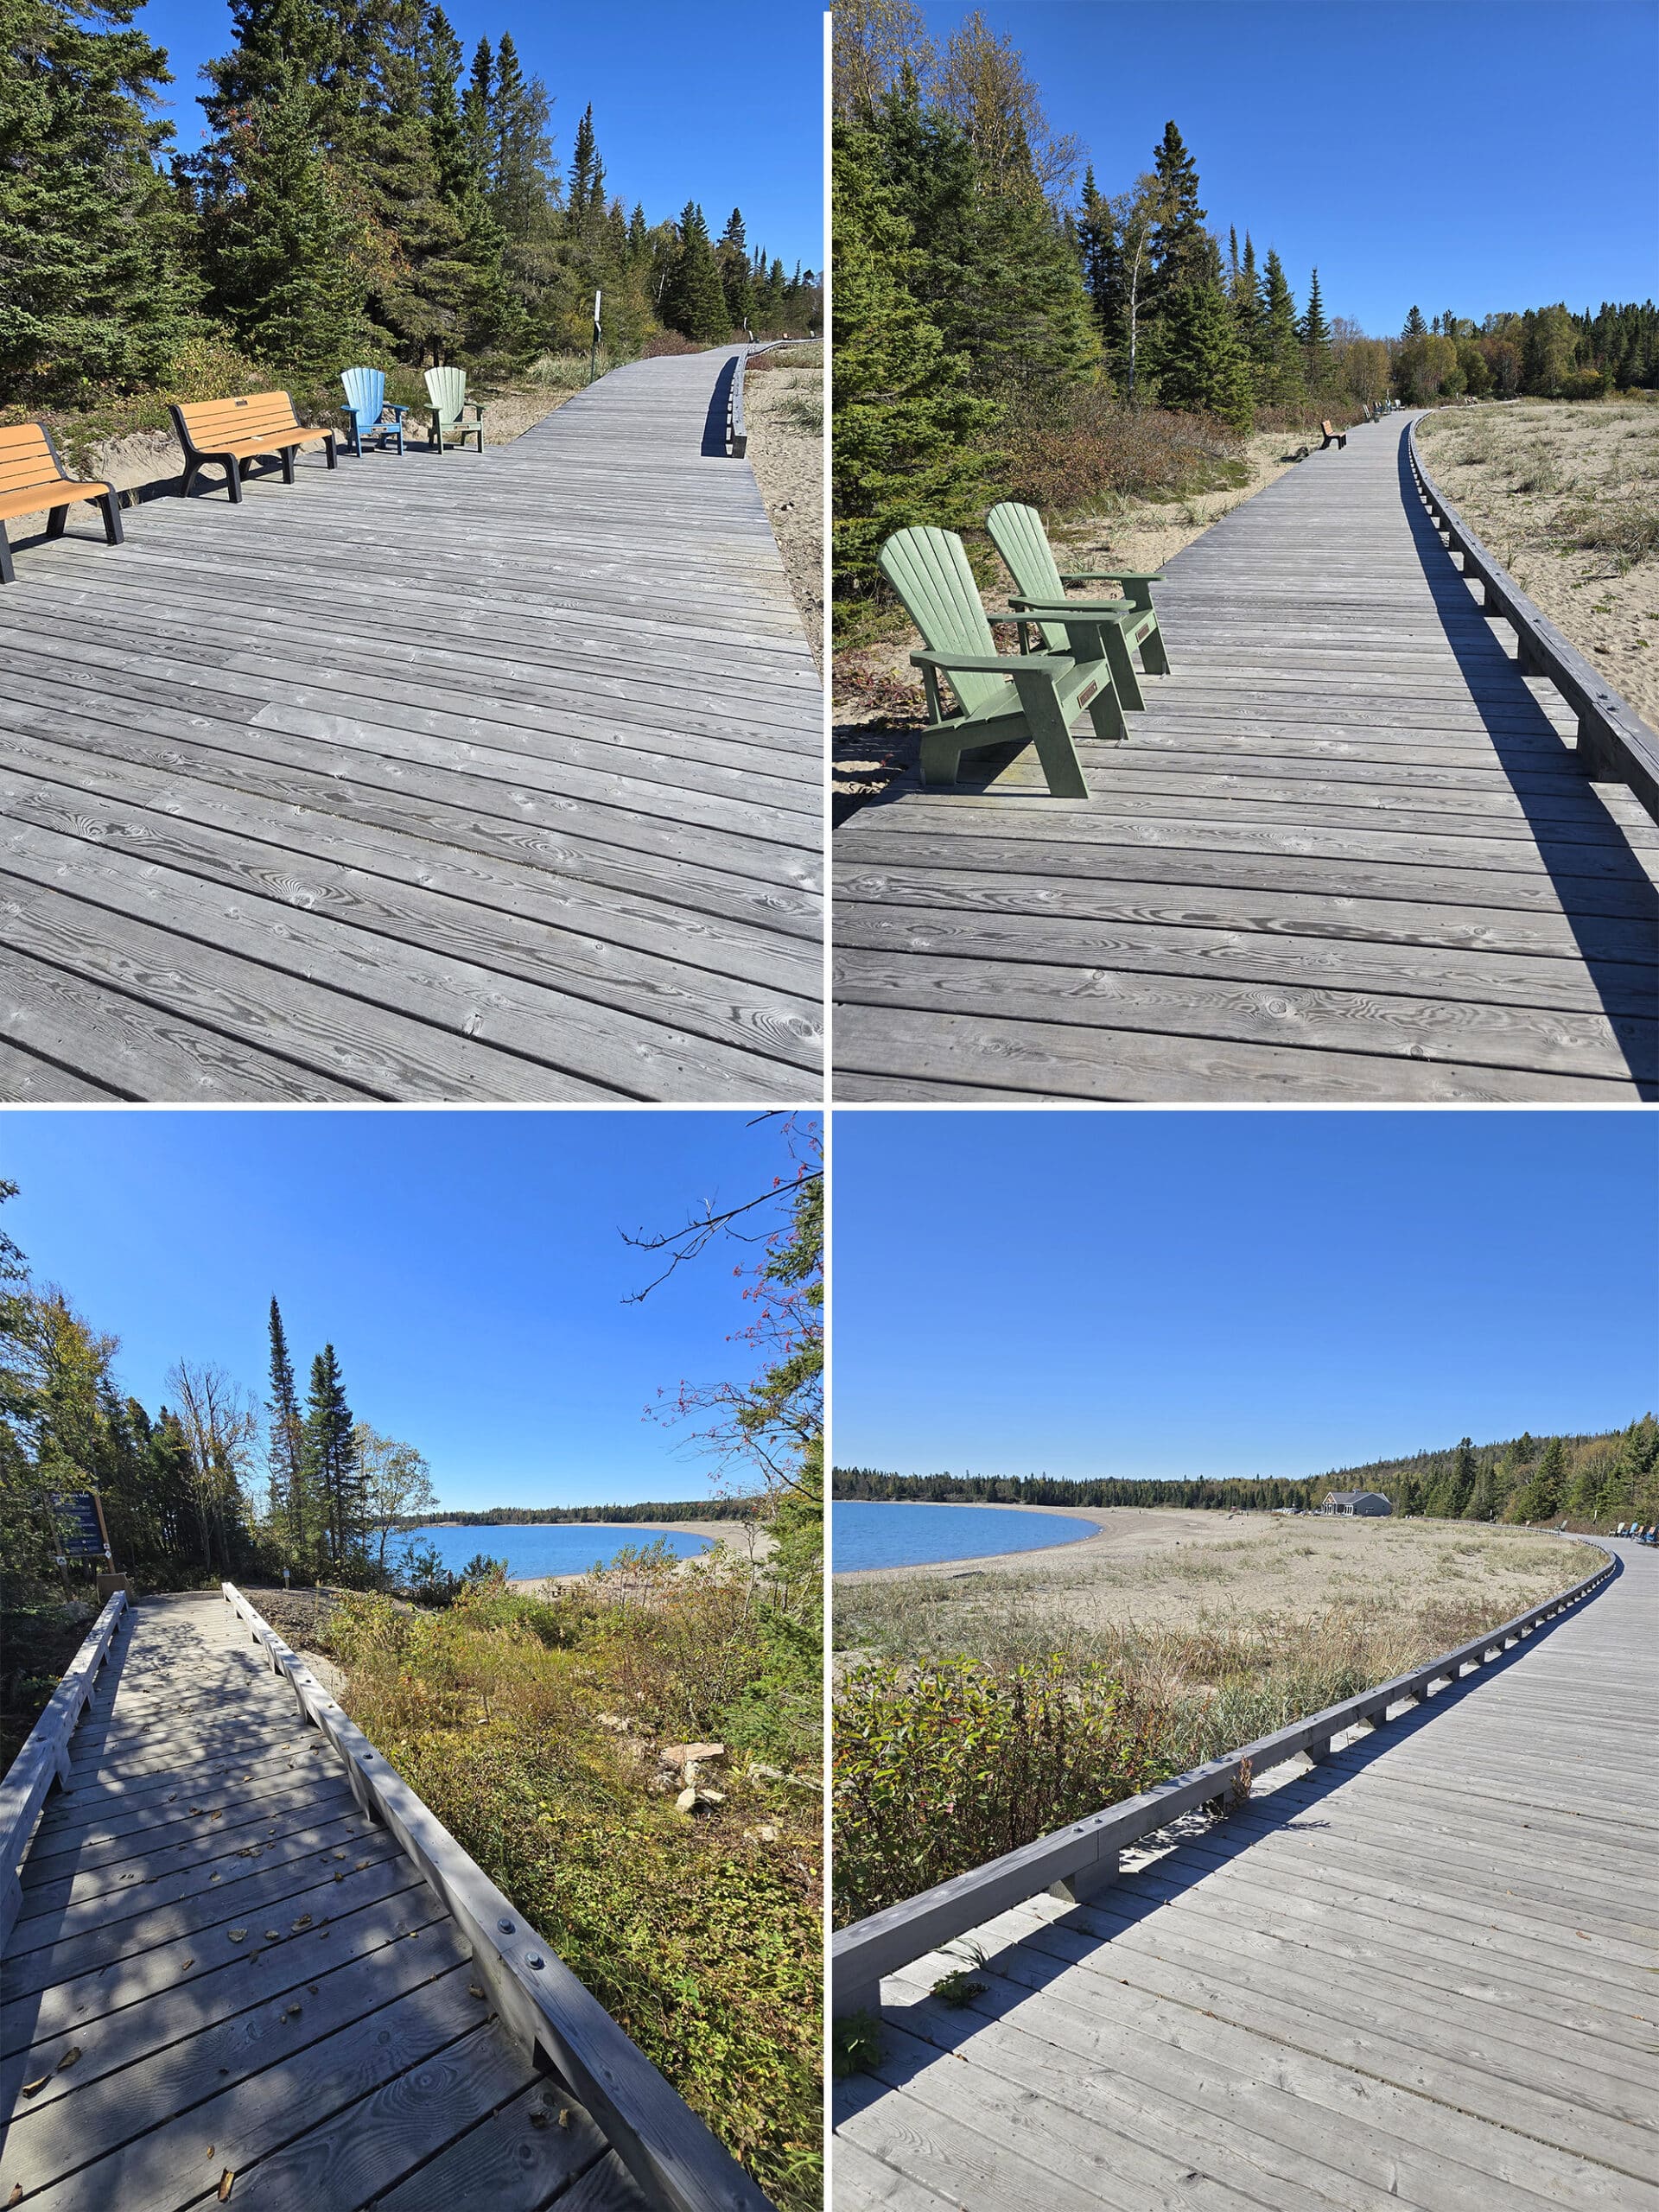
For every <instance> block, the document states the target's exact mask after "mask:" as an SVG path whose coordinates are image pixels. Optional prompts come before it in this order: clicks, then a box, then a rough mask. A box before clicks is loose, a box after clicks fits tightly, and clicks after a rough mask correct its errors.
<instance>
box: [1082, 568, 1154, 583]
mask: <svg viewBox="0 0 1659 2212" xmlns="http://www.w3.org/2000/svg"><path fill="white" fill-rule="evenodd" d="M1163 581H1164V576H1163V572H1162V570H1161V569H1061V570H1060V582H1062V583H1063V584H1113V583H1116V584H1160V583H1162V582H1163Z"/></svg>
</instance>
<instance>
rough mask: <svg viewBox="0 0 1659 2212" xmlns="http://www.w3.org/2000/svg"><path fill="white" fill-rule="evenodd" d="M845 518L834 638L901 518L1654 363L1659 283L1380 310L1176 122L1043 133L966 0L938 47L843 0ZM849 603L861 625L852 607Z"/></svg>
mask: <svg viewBox="0 0 1659 2212" xmlns="http://www.w3.org/2000/svg"><path fill="white" fill-rule="evenodd" d="M833 128H834V148H833V163H834V172H833V194H834V224H833V229H834V246H833V252H834V298H835V392H836V429H835V464H834V466H835V499H836V521H835V545H836V556H835V557H836V599H837V601H838V612H839V614H840V617H841V621H842V636H843V639H845V640H847V641H849V642H851V641H853V640H854V639H855V635H856V633H857V630H858V620H857V608H858V603H859V602H860V601H869V600H871V599H872V598H873V596H874V594H875V593H876V590H877V578H876V571H875V567H874V563H875V556H876V553H877V552H878V550H879V549H880V544H881V543H882V541H883V539H884V538H886V537H887V536H888V535H889V534H890V533H891V532H892V531H894V530H897V529H900V528H903V527H905V526H906V525H909V524H921V523H932V524H938V525H940V526H942V527H945V528H950V529H957V530H968V531H972V530H973V529H974V528H975V527H976V525H978V524H980V523H982V518H983V516H984V514H985V512H986V509H987V508H988V506H989V505H991V504H992V503H993V502H994V501H995V500H996V499H1007V498H1014V499H1029V500H1031V501H1032V502H1033V504H1035V505H1039V506H1040V507H1043V508H1044V509H1045V511H1046V512H1051V513H1053V512H1065V511H1066V510H1067V509H1068V508H1069V509H1070V510H1071V511H1072V512H1081V511H1083V510H1084V509H1086V508H1087V507H1088V506H1090V505H1091V504H1094V505H1098V504H1099V503H1100V502H1101V501H1102V500H1103V499H1109V498H1110V497H1111V496H1113V495H1116V494H1119V493H1129V494H1136V495H1141V496H1148V497H1153V498H1158V497H1168V496H1177V495H1182V494H1185V493H1189V492H1192V491H1205V490H1210V489H1212V488H1217V487H1218V486H1221V485H1223V484H1225V483H1227V482H1229V481H1243V477H1242V476H1239V475H1237V474H1230V471H1236V467H1237V463H1236V456H1237V454H1238V453H1239V452H1240V450H1241V443H1240V442H1241V441H1242V440H1243V438H1245V437H1246V436H1247V435H1249V434H1250V433H1251V432H1252V431H1254V430H1256V429H1272V430H1283V431H1287V432H1294V431H1297V430H1306V429H1310V428H1311V427H1313V425H1315V424H1317V423H1318V422H1319V421H1320V420H1321V419H1322V418H1324V417H1325V416H1329V417H1331V418H1332V420H1334V421H1337V422H1338V423H1341V424H1344V425H1347V424H1351V423H1355V422H1357V421H1359V420H1361V419H1363V417H1364V416H1366V415H1367V414H1368V413H1369V412H1370V411H1371V410H1376V409H1377V408H1379V407H1380V406H1381V405H1383V403H1385V402H1386V401H1387V400H1389V398H1390V397H1394V398H1398V399H1400V400H1402V401H1404V402H1406V403H1407V404H1413V405H1421V404H1426V403H1427V402H1429V401H1432V400H1445V399H1452V398H1455V397H1460V396H1462V395H1465V394H1467V395H1469V396H1471V397H1485V396H1487V395H1489V394H1491V395H1492V396H1495V397H1516V396H1517V395H1521V394H1532V395H1539V396H1544V397H1564V398H1592V397H1600V396H1602V395H1603V394H1605V393H1608V392H1611V391H1623V390H1626V389H1630V388H1631V387H1651V386H1653V385H1656V384H1659V308H1656V307H1655V305H1654V304H1653V302H1646V303H1645V304H1643V305H1641V306H1637V305H1634V304H1630V305H1624V306H1613V305H1604V306H1602V307H1601V308H1599V309H1597V310H1595V311H1593V312H1592V311H1591V310H1590V309H1589V308H1586V309H1585V310H1584V311H1583V312H1582V313H1574V312H1573V311H1572V310H1570V309H1569V308H1567V307H1566V306H1565V305H1564V304H1558V305H1554V306H1546V307H1541V308H1529V309H1527V310H1526V311H1524V312H1517V313H1503V314H1488V315H1484V316H1483V317H1481V318H1479V319H1475V318H1472V317H1469V316H1464V315H1458V314H1456V313H1455V312H1453V311H1452V310H1451V309H1443V310H1441V311H1440V312H1438V313H1436V314H1435V315H1433V318H1432V319H1431V320H1430V321H1427V322H1426V321H1424V318H1423V316H1422V314H1421V311H1420V310H1419V309H1418V308H1412V310H1411V312H1410V315H1408V318H1407V321H1406V323H1405V326H1404V327H1403V328H1402V331H1401V332H1400V334H1398V336H1392V335H1390V336H1371V335H1368V334H1366V333H1364V332H1363V331H1362V330H1361V329H1360V328H1359V327H1358V326H1357V324H1355V323H1353V322H1352V321H1349V320H1347V319H1345V318H1344V317H1343V316H1342V315H1339V314H1333V313H1332V311H1331V309H1330V308H1328V306H1327V304H1326V301H1325V293H1324V289H1322V285H1321V280H1320V272H1319V269H1318V268H1317V267H1314V268H1310V269H1309V270H1307V271H1306V274H1305V276H1304V273H1303V272H1301V271H1300V270H1296V271H1292V270H1287V269H1286V268H1285V266H1284V264H1283V263H1282V262H1281V258H1280V256H1279V254H1278V252H1277V251H1276V250H1275V249H1274V245H1273V242H1272V241H1271V239H1266V240H1260V239H1258V238H1257V237H1256V236H1255V234H1254V233H1253V232H1252V231H1251V230H1250V228H1249V225H1248V221H1246V222H1245V223H1244V224H1243V225H1240V224H1239V223H1237V222H1236V221H1233V220H1229V221H1228V223H1227V225H1226V227H1225V230H1224V231H1223V229H1222V227H1221V226H1220V224H1219V222H1218V221H1216V220H1212V218H1211V213H1210V210H1209V209H1208V208H1207V207H1206V206H1205V204H1204V202H1205V194H1204V188H1203V185H1202V182H1201V179H1200V175H1199V169H1198V156H1197V152H1196V151H1195V149H1192V148H1190V147H1189V146H1188V145H1187V143H1186V142H1185V139H1184V138H1183V137H1182V134H1181V131H1180V130H1179V126H1178V124H1176V123H1175V122H1173V121H1172V122H1170V123H1168V124H1166V128H1165V130H1164V133H1163V137H1162V138H1161V139H1160V141H1159V143H1157V144H1156V145H1154V146H1152V147H1150V148H1148V149H1147V154H1148V157H1149V158H1148V163H1147V168H1145V169H1144V170H1142V171H1141V173H1140V174H1139V175H1133V176H1128V175H1115V176H1106V177H1101V176H1097V175H1096V169H1095V168H1094V166H1093V164H1092V163H1091V162H1089V161H1088V159H1087V157H1086V150H1085V149H1084V147H1083V146H1081V145H1080V144H1079V143H1077V142H1076V141H1074V140H1071V139H1069V138H1065V137H1059V136H1058V135H1057V134H1056V133H1055V132H1054V131H1053V130H1052V128H1051V127H1050V124H1049V123H1048V121H1047V118H1046V115H1045V112H1044V108H1043V102H1042V98H1041V95H1040V92H1039V88H1038V86H1036V84H1035V83H1034V81H1033V79H1032V77H1031V75H1030V73H1029V72H1028V70H1027V67H1026V65H1025V62H1024V60H1023V58H1022V57H1021V55H1020V53H1019V51H1018V49H1017V48H1016V47H1015V45H1014V42H1013V41H1012V40H1011V39H1009V38H1008V37H1007V36H1005V35H999V34H997V33H995V32H994V31H992V30H991V29H989V28H988V25H987V24H986V22H985V21H984V19H983V17H982V16H980V15H979V14H978V13H977V11H976V12H974V13H971V14H969V15H968V16H966V17H965V18H964V19H963V22H961V23H960V24H959V25H958V27H957V29H956V30H955V31H953V32H952V33H951V34H950V36H949V37H948V39H947V40H946V41H945V42H944V45H943V46H942V47H941V46H939V45H938V44H936V42H935V41H933V40H932V39H931V37H930V35H928V32H927V30H926V28H925V23H924V21H923V18H922V16H921V15H920V13H919V11H918V9H917V8H915V7H914V6H913V5H912V4H911V0H845V4H842V5H839V6H837V8H836V55H835V97H834V126H833ZM849 620H850V621H851V627H849Z"/></svg>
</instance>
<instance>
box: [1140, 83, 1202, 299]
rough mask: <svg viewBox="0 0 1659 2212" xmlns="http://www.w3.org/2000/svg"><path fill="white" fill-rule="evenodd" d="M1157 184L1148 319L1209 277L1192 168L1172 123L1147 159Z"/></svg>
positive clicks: (1195, 164) (1196, 184)
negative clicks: (1156, 213) (1180, 293)
mask: <svg viewBox="0 0 1659 2212" xmlns="http://www.w3.org/2000/svg"><path fill="white" fill-rule="evenodd" d="M1152 166H1153V174H1154V176H1155V177H1156V179H1157V200H1158V224H1157V228H1156V229H1155V230H1154V232H1153V238H1152V270H1153V283H1152V289H1151V293H1150V296H1149V298H1148V302H1147V307H1148V311H1149V313H1151V314H1152V315H1162V314H1164V313H1165V312H1166V310H1167V308H1168V305H1169V302H1170V301H1171V300H1172V299H1173V297H1174V296H1175V294H1176V293H1177V292H1180V291H1184V290H1185V289H1188V288H1189V287H1191V286H1194V285H1199V284H1202V283H1204V282H1205V278H1206V277H1208V276H1209V274H1210V269H1209V238H1208V236H1207V234H1206V233H1205V227H1204V212H1205V211H1204V209H1203V208H1202V207H1199V205H1198V165H1197V163H1196V162H1194V161H1193V159H1192V156H1191V155H1190V154H1189V153H1188V152H1187V150H1186V146H1185V142H1184V141H1183V139H1182V137H1181V134H1180V132H1179V130H1177V129H1176V127H1175V125H1174V124H1173V123H1166V124H1165V125H1164V135H1163V138H1162V140H1161V141H1160V143H1159V145H1158V146H1157V148H1156V149H1155V150H1154V154H1153V157H1152Z"/></svg>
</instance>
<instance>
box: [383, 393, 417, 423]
mask: <svg viewBox="0 0 1659 2212" xmlns="http://www.w3.org/2000/svg"><path fill="white" fill-rule="evenodd" d="M380 412H381V413H382V414H383V415H395V416H397V420H398V421H399V422H400V423H401V422H402V421H403V419H404V416H405V415H407V414H408V413H409V412H410V410H409V409H408V408H407V407H399V406H397V404H395V402H393V401H392V400H390V399H389V400H388V401H387V402H386V404H385V406H384V407H383V408H382V409H381V410H380Z"/></svg>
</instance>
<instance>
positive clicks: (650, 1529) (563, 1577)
mask: <svg viewBox="0 0 1659 2212" xmlns="http://www.w3.org/2000/svg"><path fill="white" fill-rule="evenodd" d="M451 1525H452V1526H453V1525H456V1524H454V1523H452V1524H451ZM513 1525H515V1526H521V1527H528V1528H535V1527H541V1528H564V1529H572V1528H574V1529H638V1530H639V1532H640V1534H641V1536H642V1539H643V1540H644V1541H645V1542H647V1543H648V1542H649V1541H651V1539H652V1537H653V1536H666V1535H687V1536H702V1537H703V1538H704V1539H705V1540H706V1541H708V1543H709V1545H710V1546H711V1547H712V1546H713V1545H715V1544H718V1543H724V1544H727V1545H729V1546H730V1548H731V1549H732V1550H734V1551H736V1552H738V1553H739V1554H740V1555H741V1554H743V1553H745V1552H747V1544H739V1543H736V1542H734V1541H733V1539H734V1536H741V1535H742V1533H743V1531H744V1530H746V1529H753V1530H754V1557H755V1558H756V1560H763V1559H765V1557H766V1554H767V1553H768V1552H769V1551H770V1550H771V1549H772V1538H771V1536H770V1535H768V1534H767V1532H766V1529H759V1528H754V1524H753V1522H747V1521H563V1522H519V1523H514V1524H513ZM486 1548H487V1547H486V1546H484V1545H480V1550H485V1549H486ZM708 1555H709V1554H708V1553H707V1552H694V1553H692V1554H690V1557H691V1558H692V1559H706V1558H707V1557H708ZM678 1563H679V1564H680V1565H681V1566H684V1565H687V1564H689V1561H687V1560H681V1561H680V1562H678ZM587 1579H588V1569H587V1568H586V1567H578V1568H574V1569H569V1570H564V1571H562V1572H558V1573H552V1574H510V1575H509V1576H508V1577H507V1587H508V1589H509V1590H518V1591H520V1592H527V1593H532V1594H533V1593H534V1592H536V1591H537V1590H543V1589H545V1588H546V1587H547V1586H548V1585H549V1584H550V1583H556V1584H557V1585H558V1586H560V1587H561V1588H563V1586H565V1585H566V1584H567V1583H573V1582H585V1581H586V1580H587Z"/></svg>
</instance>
